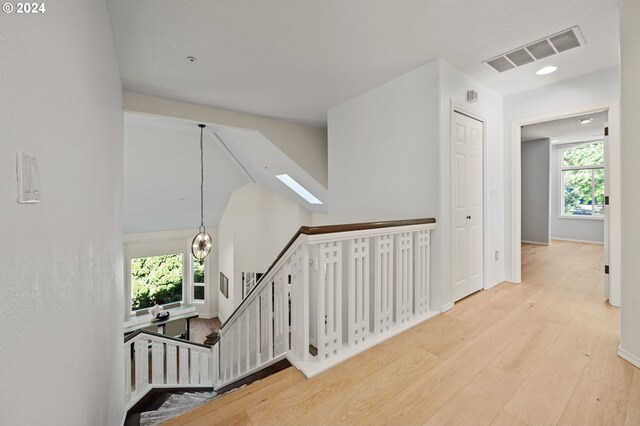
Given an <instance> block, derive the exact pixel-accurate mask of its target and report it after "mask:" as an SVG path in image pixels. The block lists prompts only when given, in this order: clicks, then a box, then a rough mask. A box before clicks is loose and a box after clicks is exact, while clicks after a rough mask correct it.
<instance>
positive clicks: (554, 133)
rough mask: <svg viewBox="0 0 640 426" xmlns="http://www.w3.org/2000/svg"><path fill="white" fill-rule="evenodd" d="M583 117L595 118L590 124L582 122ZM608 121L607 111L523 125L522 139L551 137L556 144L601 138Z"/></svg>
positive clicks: (530, 139)
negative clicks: (580, 121)
mask: <svg viewBox="0 0 640 426" xmlns="http://www.w3.org/2000/svg"><path fill="white" fill-rule="evenodd" d="M582 118H593V121H591V122H590V123H588V124H580V123H579V121H578V120H580V119H582ZM606 122H607V111H600V112H596V113H590V114H582V115H578V116H575V117H568V118H563V119H560V120H553V121H545V122H544V123H537V124H531V125H528V126H523V127H522V134H521V137H522V141H523V142H526V141H533V140H538V139H546V138H549V139H551V141H552V142H551V143H552V144H554V145H557V144H564V143H572V142H584V141H590V140H599V139H602V137H603V136H604V126H605V123H606Z"/></svg>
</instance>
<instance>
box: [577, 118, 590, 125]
mask: <svg viewBox="0 0 640 426" xmlns="http://www.w3.org/2000/svg"><path fill="white" fill-rule="evenodd" d="M592 121H593V117H589V118H581V119H580V120H578V123H580V124H589V123H591V122H592Z"/></svg>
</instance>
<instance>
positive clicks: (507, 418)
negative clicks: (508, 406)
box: [491, 411, 527, 426]
mask: <svg viewBox="0 0 640 426" xmlns="http://www.w3.org/2000/svg"><path fill="white" fill-rule="evenodd" d="M491 426H527V424H526V423H524V422H521V421H520V420H518V419H516V418H515V417H513V416H512V415H511V414H508V413H507V412H505V411H500V413H498V415H497V416H496V417H495V418H494V419H493V421H492V422H491Z"/></svg>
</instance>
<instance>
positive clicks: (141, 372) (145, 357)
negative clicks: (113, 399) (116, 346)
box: [135, 338, 149, 393]
mask: <svg viewBox="0 0 640 426" xmlns="http://www.w3.org/2000/svg"><path fill="white" fill-rule="evenodd" d="M135 351H136V393H139V392H141V391H143V390H144V389H145V388H146V387H147V386H148V385H149V341H148V340H147V339H146V338H139V339H138V340H136V343H135Z"/></svg>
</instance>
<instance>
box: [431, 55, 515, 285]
mask: <svg viewBox="0 0 640 426" xmlns="http://www.w3.org/2000/svg"><path fill="white" fill-rule="evenodd" d="M439 65H440V70H441V76H440V86H441V96H440V104H441V105H440V111H441V112H440V128H441V129H442V130H441V136H440V162H441V164H442V166H443V169H442V170H441V175H440V182H441V183H440V193H441V194H442V210H441V213H440V223H439V224H438V227H440V228H442V230H443V231H445V230H446V233H444V234H442V235H443V238H444V241H443V251H442V253H450V252H451V251H450V250H451V248H450V244H449V240H450V236H451V224H450V218H451V193H452V191H451V149H450V146H451V110H450V108H451V107H450V105H451V102H454V103H455V104H456V105H459V106H461V107H462V108H463V109H464V110H465V111H466V112H468V113H471V114H473V115H474V116H476V117H479V118H482V119H484V120H485V129H484V131H485V138H484V175H485V179H484V202H485V215H484V220H485V233H484V251H485V262H484V269H485V271H484V274H485V283H484V286H485V288H490V287H493V286H495V285H497V284H500V283H501V282H502V281H504V255H503V254H504V232H503V226H504V201H503V200H504V195H503V193H504V187H503V180H504V168H503V164H502V162H501V161H500V159H501V158H502V155H503V151H504V145H503V134H502V127H503V122H502V120H503V106H502V102H503V101H502V96H501V95H499V94H498V93H496V92H494V91H493V90H491V89H489V88H487V87H486V86H483V85H482V84H481V83H479V82H477V81H476V80H474V79H472V78H471V77H469V76H468V75H466V74H464V73H462V72H460V71H458V70H457V69H456V68H454V67H452V66H451V65H449V64H448V63H446V62H444V61H439ZM467 90H475V91H476V92H478V101H477V102H476V103H473V104H466V103H465V99H466V93H467ZM496 252H497V259H496ZM436 261H437V260H436ZM449 263H450V261H449V255H447V256H446V257H443V258H442V264H446V265H449ZM446 271H447V272H446V274H445V275H444V277H445V281H444V282H447V283H448V282H450V272H451V271H450V268H447V270H446Z"/></svg>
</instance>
